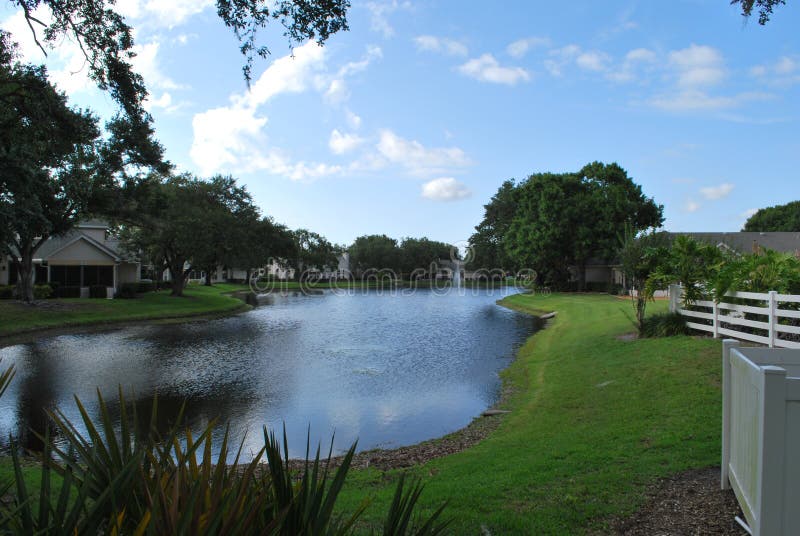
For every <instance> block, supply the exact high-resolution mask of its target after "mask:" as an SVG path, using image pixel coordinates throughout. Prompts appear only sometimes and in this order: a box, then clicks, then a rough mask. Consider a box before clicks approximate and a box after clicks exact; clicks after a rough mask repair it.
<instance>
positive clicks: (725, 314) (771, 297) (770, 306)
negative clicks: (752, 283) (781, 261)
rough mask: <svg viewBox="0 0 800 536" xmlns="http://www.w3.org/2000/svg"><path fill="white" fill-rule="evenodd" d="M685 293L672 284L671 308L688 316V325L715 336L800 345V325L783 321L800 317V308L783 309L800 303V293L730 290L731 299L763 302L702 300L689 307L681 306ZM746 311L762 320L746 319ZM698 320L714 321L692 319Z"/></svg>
mask: <svg viewBox="0 0 800 536" xmlns="http://www.w3.org/2000/svg"><path fill="white" fill-rule="evenodd" d="M682 296H683V289H682V288H681V287H680V285H670V287H669V297H670V311H672V312H677V313H679V314H681V315H682V316H685V317H687V322H686V325H687V326H688V327H689V328H691V329H695V330H699V331H705V332H708V333H711V334H713V335H714V337H715V338H717V337H719V336H720V335H726V336H729V337H734V338H736V339H739V340H745V341H751V342H757V343H760V344H765V345H767V346H769V347H770V348H800V338H799V337H797V336H800V326H795V325H790V324H786V323H784V324H781V320H783V321H784V322H787V321H788V320H789V319H792V320H798V319H800V311H797V310H794V309H786V308H781V306H783V307H785V306H786V304H798V303H800V296H798V295H793V294H778V293H777V292H775V291H770V292H728V293H727V294H725V297H727V298H735V299H740V300H751V301H755V302H759V303H758V304H755V305H745V304H740V303H727V302H714V301H709V300H698V301H696V302H694V303H693V304H691V305H690V306H688V307H687V306H683V305H681V298H682ZM764 304H765V305H764ZM692 307H701V308H708V309H711V310H712V312H710V313H709V312H706V311H696V310H694V309H692ZM795 307H796V306H795ZM745 314H750V315H758V318H759V319H757V320H756V319H753V318H752V317H751V318H744V315H745ZM762 318H764V320H762ZM694 319H701V320H706V321H710V323H701V322H696V321H692V320H694ZM739 327H746V328H752V329H755V330H759V331H761V332H764V333H751V332H748V331H745V330H741V329H738V328H739ZM781 335H783V337H781Z"/></svg>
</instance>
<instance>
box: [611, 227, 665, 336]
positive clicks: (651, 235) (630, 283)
mask: <svg viewBox="0 0 800 536" xmlns="http://www.w3.org/2000/svg"><path fill="white" fill-rule="evenodd" d="M671 243H672V238H671V235H670V234H669V233H668V232H666V231H657V230H656V229H651V230H650V231H649V232H642V233H639V234H638V235H637V234H636V233H635V232H634V231H633V230H632V229H631V228H630V227H628V228H626V229H625V234H624V236H623V237H622V244H621V247H620V251H619V262H620V265H621V267H622V273H623V274H624V275H625V283H626V285H625V286H626V287H627V288H628V289H629V290H631V291H632V292H631V293H630V296H631V305H632V306H633V311H634V314H635V315H636V325H637V329H638V330H639V333H641V332H642V331H643V329H644V319H645V313H646V312H647V304H648V302H650V301H652V300H653V296H654V294H655V290H657V289H656V288H655V286H654V285H653V284H652V282H651V278H652V277H653V275H654V274H657V273H658V272H659V270H660V269H661V268H662V267H663V265H664V264H665V263H666V262H668V261H669V254H670V252H669V248H670V245H671ZM633 291H635V292H633Z"/></svg>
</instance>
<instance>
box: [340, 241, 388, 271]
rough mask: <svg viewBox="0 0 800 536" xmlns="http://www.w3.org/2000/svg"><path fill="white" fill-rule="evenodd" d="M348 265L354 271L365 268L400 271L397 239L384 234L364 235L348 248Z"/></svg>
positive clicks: (365, 269)
mask: <svg viewBox="0 0 800 536" xmlns="http://www.w3.org/2000/svg"><path fill="white" fill-rule="evenodd" d="M348 251H349V252H350V267H351V270H353V271H354V272H356V273H359V274H361V273H364V272H365V271H367V270H371V269H374V270H392V271H394V272H395V273H397V272H399V271H400V248H399V247H398V246H397V240H395V239H394V238H390V237H388V236H386V235H364V236H359V237H358V238H356V239H355V241H354V242H353V244H352V245H351V246H350V247H349V248H348Z"/></svg>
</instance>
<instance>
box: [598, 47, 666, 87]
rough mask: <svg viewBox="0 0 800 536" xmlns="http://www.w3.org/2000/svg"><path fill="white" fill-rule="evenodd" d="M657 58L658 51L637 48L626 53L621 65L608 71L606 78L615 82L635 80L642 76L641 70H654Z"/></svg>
mask: <svg viewBox="0 0 800 536" xmlns="http://www.w3.org/2000/svg"><path fill="white" fill-rule="evenodd" d="M656 60H657V56H656V53H655V52H653V51H652V50H650V49H647V48H635V49H633V50H630V51H628V53H627V54H625V60H624V61H623V62H622V64H621V65H619V66H617V67H616V69H613V70H609V71H608V72H607V73H606V78H608V79H609V80H613V81H615V82H633V81H634V80H636V79H637V78H640V77H641V74H642V73H641V71H648V70H652V68H653V65H654V64H655V63H656Z"/></svg>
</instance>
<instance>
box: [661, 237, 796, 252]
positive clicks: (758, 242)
mask: <svg viewBox="0 0 800 536" xmlns="http://www.w3.org/2000/svg"><path fill="white" fill-rule="evenodd" d="M671 234H672V235H673V236H679V235H683V236H689V237H691V238H694V239H695V240H697V241H699V242H705V243H707V244H711V245H713V246H718V247H719V246H721V245H725V246H727V247H729V248H731V249H734V250H736V251H738V252H740V253H750V252H752V251H754V249H756V247H762V248H767V249H772V250H775V251H781V252H783V253H798V252H800V233H798V232H788V233H787V232H765V233H758V232H738V233H671Z"/></svg>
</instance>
